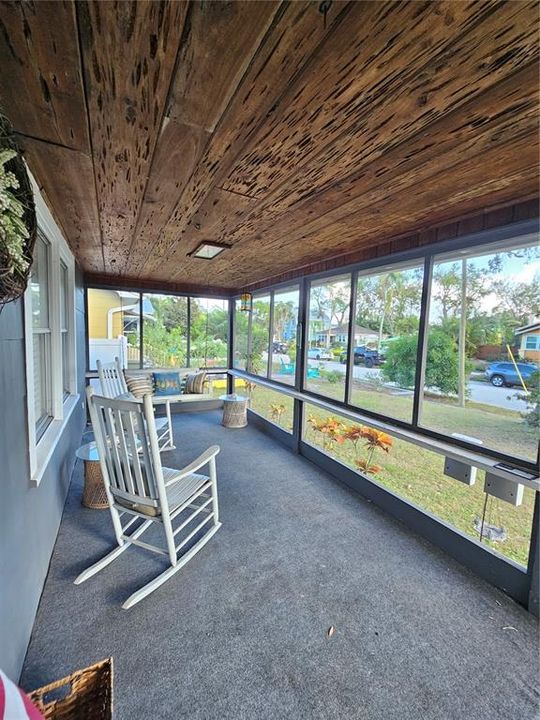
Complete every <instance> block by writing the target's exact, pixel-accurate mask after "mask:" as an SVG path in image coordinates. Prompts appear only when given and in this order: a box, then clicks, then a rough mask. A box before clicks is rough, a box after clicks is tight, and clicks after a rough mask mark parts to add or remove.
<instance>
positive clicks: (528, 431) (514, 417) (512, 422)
mask: <svg viewBox="0 0 540 720" xmlns="http://www.w3.org/2000/svg"><path fill="white" fill-rule="evenodd" d="M343 388H344V386H343V384H342V383H334V384H332V383H329V382H327V381H324V380H311V381H310V383H309V389H310V390H312V391H313V392H317V393H320V394H321V395H324V396H325V397H330V398H334V399H339V400H342V399H343V392H344V390H343ZM351 400H352V404H353V405H356V406H357V407H358V409H359V410H362V409H365V410H371V411H373V412H378V413H381V414H382V415H386V416H387V417H392V418H396V419H397V420H404V421H406V422H410V421H411V418H412V405H413V400H412V395H404V394H400V393H394V392H392V391H391V390H389V389H388V388H384V389H380V390H375V389H368V388H366V387H365V386H363V385H360V384H359V383H358V384H357V383H355V384H354V385H353V389H352V396H351ZM422 425H423V426H424V427H426V428H430V429H431V430H436V431H438V432H440V433H442V434H444V435H451V434H452V433H460V434H462V435H469V436H470V437H476V438H478V439H479V440H482V441H483V444H484V445H485V446H486V447H489V448H491V449H499V448H501V444H502V443H504V452H505V453H506V454H507V455H513V456H515V457H522V458H524V459H526V460H529V461H531V462H534V461H535V460H536V450H537V447H538V432H537V430H535V429H534V428H531V427H530V426H529V425H527V424H526V423H525V422H524V420H523V418H522V417H521V415H520V414H519V413H518V412H515V411H512V410H505V409H503V408H497V407H495V406H493V405H482V404H480V403H473V402H467V405H466V407H465V408H460V407H457V406H456V405H454V404H452V403H450V402H448V401H445V400H444V399H443V398H438V399H434V398H430V399H425V400H424V403H423V412H422Z"/></svg>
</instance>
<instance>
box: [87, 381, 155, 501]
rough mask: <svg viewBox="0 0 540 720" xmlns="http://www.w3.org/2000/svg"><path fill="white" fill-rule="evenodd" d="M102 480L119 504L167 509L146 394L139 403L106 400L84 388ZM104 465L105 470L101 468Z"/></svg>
mask: <svg viewBox="0 0 540 720" xmlns="http://www.w3.org/2000/svg"><path fill="white" fill-rule="evenodd" d="M87 392H88V400H89V402H88V405H89V408H90V414H91V416H92V425H93V428H94V434H95V437H96V443H97V447H98V451H99V455H100V458H103V459H104V462H102V470H103V477H104V481H105V484H106V486H108V489H109V492H110V494H111V495H112V497H113V499H115V500H117V501H119V502H120V503H121V504H124V503H126V502H127V503H130V504H132V505H134V506H136V505H148V506H152V507H161V506H162V505H164V504H165V506H166V507H167V498H166V493H165V485H164V480H163V470H162V465H161V456H160V451H159V445H158V438H157V432H156V427H155V422H154V410H153V406H152V399H151V396H150V395H146V396H145V397H144V398H143V402H142V403H140V402H135V401H130V400H122V399H118V398H116V399H115V398H106V397H102V396H99V395H95V394H94V393H93V391H92V389H91V388H88V389H87ZM103 466H105V467H103Z"/></svg>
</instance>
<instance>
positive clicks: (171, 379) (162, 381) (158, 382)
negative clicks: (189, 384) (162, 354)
mask: <svg viewBox="0 0 540 720" xmlns="http://www.w3.org/2000/svg"><path fill="white" fill-rule="evenodd" d="M152 375H153V376H154V388H155V390H154V394H155V395H180V393H181V392H182V381H181V380H180V373H177V372H155V373H152Z"/></svg>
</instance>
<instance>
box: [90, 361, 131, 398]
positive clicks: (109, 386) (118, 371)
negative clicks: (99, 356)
mask: <svg viewBox="0 0 540 720" xmlns="http://www.w3.org/2000/svg"><path fill="white" fill-rule="evenodd" d="M96 365H97V371H98V375H99V381H100V383H101V392H102V394H103V395H104V396H105V397H108V398H116V397H118V396H119V395H125V394H127V393H128V392H129V391H128V387H127V383H126V379H125V377H124V371H123V370H122V366H121V364H120V360H119V359H118V358H115V359H114V362H112V363H102V362H101V361H100V360H98V361H97V363H96Z"/></svg>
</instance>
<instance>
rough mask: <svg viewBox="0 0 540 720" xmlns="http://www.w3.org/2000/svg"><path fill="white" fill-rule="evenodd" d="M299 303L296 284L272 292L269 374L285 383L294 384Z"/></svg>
mask: <svg viewBox="0 0 540 720" xmlns="http://www.w3.org/2000/svg"><path fill="white" fill-rule="evenodd" d="M299 303H300V291H299V288H298V286H295V287H292V288H286V289H284V290H276V292H275V293H274V308H273V327H272V366H271V368H270V374H271V377H272V379H273V380H279V382H283V383H286V384H287V385H294V381H295V373H296V362H297V360H296V330H297V326H298V306H299Z"/></svg>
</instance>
